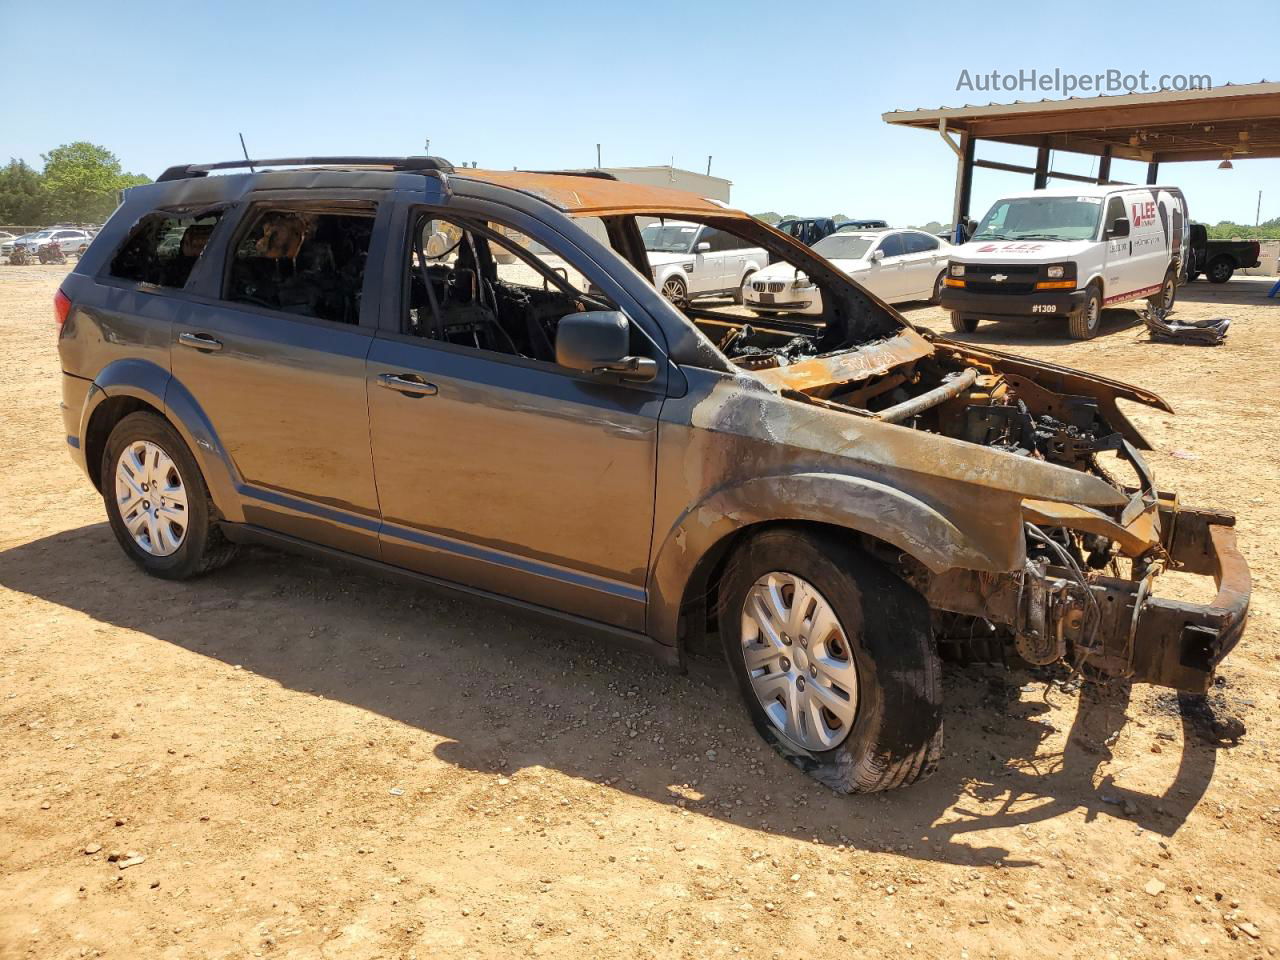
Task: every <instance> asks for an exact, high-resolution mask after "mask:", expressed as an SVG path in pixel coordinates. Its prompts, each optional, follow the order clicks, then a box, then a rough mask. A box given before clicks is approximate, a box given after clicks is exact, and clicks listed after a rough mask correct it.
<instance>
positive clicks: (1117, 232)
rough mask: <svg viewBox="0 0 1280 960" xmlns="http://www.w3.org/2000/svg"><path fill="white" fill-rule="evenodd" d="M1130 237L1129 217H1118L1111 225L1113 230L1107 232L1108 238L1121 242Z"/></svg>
mask: <svg viewBox="0 0 1280 960" xmlns="http://www.w3.org/2000/svg"><path fill="white" fill-rule="evenodd" d="M1128 235H1129V219H1128V217H1117V218H1116V219H1115V220H1114V221H1112V223H1111V229H1110V230H1108V231H1107V237H1108V238H1109V239H1111V240H1119V239H1121V238H1123V237H1127V236H1128Z"/></svg>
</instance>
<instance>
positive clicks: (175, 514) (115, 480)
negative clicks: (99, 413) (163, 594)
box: [101, 412, 235, 580]
mask: <svg viewBox="0 0 1280 960" xmlns="http://www.w3.org/2000/svg"><path fill="white" fill-rule="evenodd" d="M101 478H102V499H103V502H104V503H105V504H106V508H107V519H108V520H109V521H110V523H111V530H112V532H113V533H114V534H115V535H116V539H117V540H118V541H119V542H120V546H121V547H122V548H123V549H124V552H125V553H127V554H128V555H129V558H130V559H132V560H133V561H134V562H135V563H137V564H138V566H140V567H142V569H143V570H145V571H146V572H147V573H150V574H152V575H153V576H157V577H163V578H165V579H167V580H183V579H186V578H187V577H192V576H195V575H197V574H201V573H207V572H208V571H210V570H213V569H214V568H216V567H219V566H221V565H222V564H224V563H226V562H227V561H228V560H230V559H231V557H232V556H233V555H234V553H235V545H234V544H232V543H231V542H230V541H228V540H227V539H226V538H225V537H224V536H223V534H222V531H221V530H220V529H219V528H218V526H217V523H216V519H215V510H214V507H213V502H212V501H211V500H210V499H209V491H208V488H207V487H206V486H205V483H204V477H203V476H202V475H201V474H200V468H199V467H198V466H197V465H196V462H195V458H194V457H192V455H191V451H190V450H188V449H187V445H186V444H185V443H184V442H183V440H182V437H181V436H179V434H178V432H177V431H176V430H174V428H173V427H172V426H171V425H170V424H169V423H168V422H167V421H165V420H164V419H163V418H162V417H160V416H157V415H156V414H154V413H146V412H139V413H131V414H129V416H127V417H125V418H123V419H122V420H121V421H120V422H119V423H117V424H116V425H115V428H114V429H113V430H112V431H111V435H110V436H109V437H108V438H107V444H106V449H105V450H104V451H103V454H102V473H101Z"/></svg>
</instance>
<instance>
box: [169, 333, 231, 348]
mask: <svg viewBox="0 0 1280 960" xmlns="http://www.w3.org/2000/svg"><path fill="white" fill-rule="evenodd" d="M178 342H179V343H180V344H182V345H183V346H184V347H194V348H195V349H196V350H210V351H212V350H221V349H222V341H221V340H215V339H213V337H211V336H209V335H208V334H207V333H180V334H178Z"/></svg>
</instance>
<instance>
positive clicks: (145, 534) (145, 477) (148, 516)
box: [115, 440, 187, 557]
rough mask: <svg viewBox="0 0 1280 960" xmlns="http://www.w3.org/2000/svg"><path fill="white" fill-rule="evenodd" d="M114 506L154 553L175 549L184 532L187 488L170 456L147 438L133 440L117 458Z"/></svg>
mask: <svg viewBox="0 0 1280 960" xmlns="http://www.w3.org/2000/svg"><path fill="white" fill-rule="evenodd" d="M115 482H116V509H117V510H119V511H120V519H121V520H123V521H124V525H125V528H126V529H127V530H128V531H129V535H130V536H131V537H133V542H134V543H136V544H137V545H138V546H139V547H140V548H141V549H142V550H144V551H145V552H147V553H149V554H150V555H151V556H153V557H167V556H170V555H172V554H173V553H176V552H177V550H178V549H179V548H180V547H181V546H182V543H183V541H184V540H185V539H186V536H187V488H186V485H185V484H184V483H183V482H182V474H180V473H179V472H178V465H177V464H176V463H174V461H173V458H172V457H170V456H169V454H167V453H165V451H164V450H163V449H161V447H160V446H159V445H158V444H156V443H153V442H152V441H150V440H135V441H133V442H132V443H130V444H129V445H128V446H127V447H125V448H124V450H122V451H121V452H120V458H119V459H118V460H117V461H116V478H115Z"/></svg>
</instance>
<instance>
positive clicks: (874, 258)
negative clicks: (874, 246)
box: [871, 250, 884, 263]
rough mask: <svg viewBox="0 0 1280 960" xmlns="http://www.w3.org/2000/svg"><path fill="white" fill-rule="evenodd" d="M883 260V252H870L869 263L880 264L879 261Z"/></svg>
mask: <svg viewBox="0 0 1280 960" xmlns="http://www.w3.org/2000/svg"><path fill="white" fill-rule="evenodd" d="M883 259H884V251H883V250H872V251H871V262H872V263H879V262H880V261H881V260H883Z"/></svg>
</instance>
